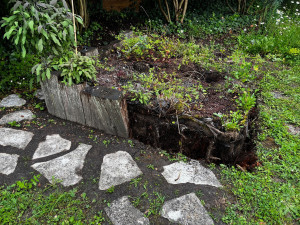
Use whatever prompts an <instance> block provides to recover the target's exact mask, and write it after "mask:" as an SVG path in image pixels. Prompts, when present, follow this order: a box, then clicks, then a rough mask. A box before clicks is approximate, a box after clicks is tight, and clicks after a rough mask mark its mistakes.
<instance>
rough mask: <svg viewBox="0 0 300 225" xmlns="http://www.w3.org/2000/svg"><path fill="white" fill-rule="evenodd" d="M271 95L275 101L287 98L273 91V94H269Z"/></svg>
mask: <svg viewBox="0 0 300 225" xmlns="http://www.w3.org/2000/svg"><path fill="white" fill-rule="evenodd" d="M271 94H272V95H273V97H274V98H276V99H280V98H282V99H286V98H287V96H285V95H283V94H282V93H280V92H278V91H274V92H271Z"/></svg>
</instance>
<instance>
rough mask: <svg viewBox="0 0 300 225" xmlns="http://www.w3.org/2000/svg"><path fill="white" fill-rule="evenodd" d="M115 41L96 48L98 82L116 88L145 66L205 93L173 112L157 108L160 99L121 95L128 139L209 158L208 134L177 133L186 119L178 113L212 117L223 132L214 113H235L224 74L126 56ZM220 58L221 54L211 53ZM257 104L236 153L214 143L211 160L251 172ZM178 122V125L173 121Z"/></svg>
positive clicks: (170, 61) (176, 62) (205, 118)
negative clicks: (146, 101) (99, 65)
mask: <svg viewBox="0 0 300 225" xmlns="http://www.w3.org/2000/svg"><path fill="white" fill-rule="evenodd" d="M117 46H119V43H118V41H115V42H112V43H111V44H110V45H108V46H105V47H100V48H99V51H100V54H101V57H100V59H103V58H104V57H106V60H105V61H102V62H103V65H105V66H104V67H102V68H99V70H98V71H99V73H98V75H97V79H98V84H99V85H101V86H106V87H110V88H114V89H118V90H120V91H122V90H123V87H122V86H123V85H125V84H127V82H128V81H131V80H132V74H136V73H146V74H147V73H148V72H149V70H150V69H152V70H153V71H154V73H163V72H166V73H168V74H172V73H174V74H176V77H177V78H178V79H181V80H182V84H183V85H187V86H188V85H193V84H199V83H201V85H202V86H203V88H204V89H205V90H206V94H205V95H204V94H202V93H200V99H199V100H198V101H194V102H193V103H190V104H189V108H188V110H185V111H184V112H181V113H177V111H175V110H174V108H172V107H171V104H170V103H168V102H166V103H165V105H166V107H164V108H163V107H161V104H160V102H158V101H157V100H156V99H155V98H153V99H152V100H151V104H149V105H147V106H145V105H141V104H140V103H139V102H138V101H133V102H132V101H131V100H130V98H131V96H130V95H127V96H125V97H126V98H127V99H128V100H127V102H128V112H129V121H130V130H131V137H133V138H135V139H137V140H139V141H141V142H143V143H145V144H149V145H152V146H154V147H159V148H162V149H165V150H168V151H170V152H181V153H184V154H186V155H187V156H189V157H191V158H194V159H198V160H199V159H204V158H206V159H208V158H207V149H208V146H209V144H210V142H211V138H210V137H208V136H207V134H205V133H204V132H203V131H202V130H199V129H198V128H197V129H195V128H191V127H187V129H185V130H184V132H180V131H179V127H180V125H183V126H186V125H187V124H186V121H185V120H181V119H178V117H179V118H180V116H181V115H184V114H188V115H189V116H191V117H194V118H197V119H200V120H202V121H211V123H212V124H213V126H214V127H215V128H217V129H219V130H220V131H222V132H225V130H224V128H223V127H222V125H221V122H220V119H219V118H218V117H216V116H214V114H215V113H221V114H225V115H226V114H227V115H228V114H229V112H230V111H236V110H237V108H236V102H235V99H236V98H237V97H238V95H237V94H233V93H228V92H227V89H226V80H225V76H226V75H228V74H226V73H224V72H223V73H222V72H218V71H213V70H209V71H208V70H205V69H204V68H202V67H201V66H199V65H197V64H188V65H182V66H181V67H180V69H178V65H179V62H180V59H173V58H170V59H163V60H157V61H153V60H151V59H147V60H139V59H135V58H129V59H125V58H124V57H122V56H121V55H120V53H119V52H118V47H117ZM216 56H217V57H219V58H224V57H226V55H224V54H223V53H222V54H219V53H216ZM257 113H258V112H257V111H256V108H255V109H253V110H252V112H251V113H250V116H249V118H248V119H249V122H248V127H249V128H250V129H252V131H253V132H249V134H247V137H245V136H244V138H243V140H242V141H237V142H236V145H240V147H238V148H239V150H238V152H235V153H234V154H231V155H230V154H229V155H227V153H228V152H230V151H231V150H230V146H229V145H230V144H229V141H227V142H224V140H222V141H216V143H215V145H214V146H215V147H214V152H213V153H212V156H213V158H214V159H215V160H213V161H214V162H215V163H221V162H222V163H227V164H233V165H236V164H241V165H242V167H243V168H244V169H245V170H247V169H248V170H252V169H253V168H254V167H255V165H256V160H257V158H256V156H255V144H254V140H255V138H256V131H255V127H256V126H255V123H253V122H252V121H255V120H256V117H257ZM178 123H179V125H178Z"/></svg>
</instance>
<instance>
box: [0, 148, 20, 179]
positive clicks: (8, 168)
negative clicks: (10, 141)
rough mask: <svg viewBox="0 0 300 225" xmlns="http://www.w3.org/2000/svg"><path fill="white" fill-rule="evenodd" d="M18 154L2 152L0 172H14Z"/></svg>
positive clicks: (0, 154)
mask: <svg viewBox="0 0 300 225" xmlns="http://www.w3.org/2000/svg"><path fill="white" fill-rule="evenodd" d="M18 158H19V156H18V155H15V154H13V155H10V154H6V153H0V173H2V174H4V175H9V174H11V173H13V172H14V171H15V169H16V167H17V163H18Z"/></svg>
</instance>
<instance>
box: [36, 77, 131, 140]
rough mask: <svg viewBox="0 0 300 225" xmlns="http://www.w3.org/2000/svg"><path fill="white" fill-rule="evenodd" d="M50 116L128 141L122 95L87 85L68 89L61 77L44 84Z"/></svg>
mask: <svg viewBox="0 0 300 225" xmlns="http://www.w3.org/2000/svg"><path fill="white" fill-rule="evenodd" d="M41 86H42V90H43V92H44V94H45V101H46V105H47V109H48V112H49V113H50V114H52V115H54V116H57V117H59V118H62V119H66V120H69V121H73V122H77V123H80V124H82V125H87V126H90V127H93V128H97V129H99V130H102V131H104V132H105V133H107V134H112V135H116V136H120V137H125V138H127V137H128V115H127V104H126V100H125V99H124V98H123V95H122V93H121V92H120V91H117V90H113V89H109V88H105V87H100V86H97V87H86V86H85V85H84V84H79V85H72V86H66V85H64V84H62V83H61V82H59V73H53V74H52V76H51V79H48V80H45V81H42V82H41Z"/></svg>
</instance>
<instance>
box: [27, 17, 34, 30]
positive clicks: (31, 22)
mask: <svg viewBox="0 0 300 225" xmlns="http://www.w3.org/2000/svg"><path fill="white" fill-rule="evenodd" d="M33 24H34V23H33V20H30V21H29V22H28V26H29V28H30V30H31V33H34V30H33Z"/></svg>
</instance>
